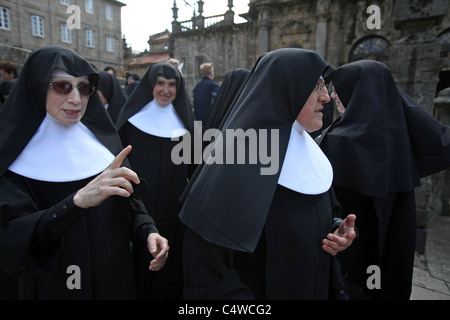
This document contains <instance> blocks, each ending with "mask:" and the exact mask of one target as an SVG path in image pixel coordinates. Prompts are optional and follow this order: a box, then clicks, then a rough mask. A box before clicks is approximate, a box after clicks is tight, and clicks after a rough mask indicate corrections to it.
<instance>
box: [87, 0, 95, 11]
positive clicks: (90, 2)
mask: <svg viewBox="0 0 450 320" xmlns="http://www.w3.org/2000/svg"><path fill="white" fill-rule="evenodd" d="M85 5H86V12H87V13H94V1H93V0H86V2H85Z"/></svg>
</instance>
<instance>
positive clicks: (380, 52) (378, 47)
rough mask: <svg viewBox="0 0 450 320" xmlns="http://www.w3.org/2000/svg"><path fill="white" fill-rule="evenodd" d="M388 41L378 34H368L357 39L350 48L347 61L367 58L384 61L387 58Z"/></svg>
mask: <svg viewBox="0 0 450 320" xmlns="http://www.w3.org/2000/svg"><path fill="white" fill-rule="evenodd" d="M390 46H391V45H390V43H389V41H387V40H386V39H384V38H382V37H379V36H369V37H365V38H363V39H361V40H359V41H357V42H356V43H355V44H354V45H353V48H352V49H351V50H350V55H349V62H353V61H357V60H363V59H369V60H377V61H385V60H388V58H389V48H390Z"/></svg>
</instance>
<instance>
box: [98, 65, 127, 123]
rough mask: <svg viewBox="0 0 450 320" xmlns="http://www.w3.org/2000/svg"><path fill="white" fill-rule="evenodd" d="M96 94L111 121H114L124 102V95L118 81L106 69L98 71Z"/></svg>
mask: <svg viewBox="0 0 450 320" xmlns="http://www.w3.org/2000/svg"><path fill="white" fill-rule="evenodd" d="M98 74H99V76H100V80H99V84H98V90H97V92H98V94H99V95H100V99H101V100H102V102H103V105H104V106H105V108H106V110H107V111H108V114H109V116H110V117H111V120H112V122H113V123H116V121H117V117H118V116H119V113H120V110H122V107H123V105H124V104H125V101H126V97H125V94H124V93H123V90H122V88H121V87H120V84H119V82H118V81H117V79H116V77H114V75H113V74H111V73H110V72H107V71H99V72H98Z"/></svg>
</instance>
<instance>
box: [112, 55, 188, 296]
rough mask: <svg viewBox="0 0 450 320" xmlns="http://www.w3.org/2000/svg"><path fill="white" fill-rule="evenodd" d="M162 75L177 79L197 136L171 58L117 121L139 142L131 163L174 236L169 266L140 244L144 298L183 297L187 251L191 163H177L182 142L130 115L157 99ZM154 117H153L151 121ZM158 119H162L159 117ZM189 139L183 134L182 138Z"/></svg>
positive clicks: (179, 107) (148, 77) (152, 208)
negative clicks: (183, 218) (184, 216)
mask: <svg viewBox="0 0 450 320" xmlns="http://www.w3.org/2000/svg"><path fill="white" fill-rule="evenodd" d="M158 76H163V77H164V78H166V79H176V80H177V93H176V97H175V99H174V101H173V102H172V105H173V107H174V109H175V111H176V114H177V115H178V117H179V119H180V120H181V121H182V123H183V125H184V127H185V129H186V130H187V131H188V132H189V134H190V135H191V137H192V136H193V135H192V133H193V125H194V116H193V113H192V108H191V106H190V104H189V101H188V99H187V96H186V91H185V85H184V79H183V78H182V76H181V74H180V72H179V71H178V69H177V68H176V67H174V66H173V65H172V64H170V63H165V62H164V63H157V64H155V65H153V66H152V67H151V68H150V69H149V70H148V71H147V73H146V74H145V75H144V77H143V78H142V80H141V81H139V85H138V86H137V87H136V89H135V90H134V91H133V93H132V94H131V96H130V97H129V98H128V100H127V102H126V104H125V106H124V107H123V110H122V112H121V114H120V116H119V118H118V121H117V129H118V131H119V135H120V137H121V139H122V143H124V144H127V145H132V146H133V151H132V153H131V154H130V156H129V159H130V163H131V165H132V167H133V170H135V171H136V172H137V173H138V174H139V176H142V177H143V178H144V179H145V180H146V181H147V182H148V184H149V185H150V188H149V189H148V190H146V191H144V193H143V194H142V199H143V201H144V203H145V206H146V208H147V210H148V212H149V214H150V215H151V216H152V217H153V219H155V221H156V223H157V225H158V230H159V232H160V233H161V235H162V236H163V237H165V238H166V239H168V241H169V246H170V254H169V257H168V259H167V262H166V264H165V266H164V268H163V269H162V270H160V271H158V272H151V271H149V270H148V263H149V261H150V259H152V257H151V255H150V254H149V253H148V251H147V250H146V249H145V247H144V248H139V247H135V248H134V253H135V257H136V259H137V260H138V263H137V265H138V268H139V269H138V271H137V282H138V287H139V298H141V299H179V298H181V290H182V283H183V282H182V269H181V250H182V240H183V236H184V226H183V224H182V223H181V222H180V221H179V218H178V214H179V211H180V209H181V204H180V201H179V198H180V196H181V194H182V192H183V190H184V188H185V187H186V185H187V181H188V177H189V172H190V171H189V170H190V164H189V163H181V164H175V163H174V161H173V160H172V158H171V156H172V155H171V153H172V149H173V147H174V146H175V145H177V144H178V143H180V141H177V140H174V141H172V139H171V138H170V137H161V136H156V135H153V134H149V133H146V132H144V131H142V130H140V129H139V128H137V127H136V126H134V125H133V124H132V123H130V122H129V121H128V120H129V119H130V118H131V117H132V116H133V115H135V114H137V113H138V112H139V111H140V110H141V109H142V108H144V107H145V106H146V105H147V104H148V103H149V102H150V101H152V100H153V98H154V97H153V87H154V86H155V83H156V79H157V77H158ZM151 120H153V119H149V122H151ZM156 121H158V120H156ZM181 139H183V138H181Z"/></svg>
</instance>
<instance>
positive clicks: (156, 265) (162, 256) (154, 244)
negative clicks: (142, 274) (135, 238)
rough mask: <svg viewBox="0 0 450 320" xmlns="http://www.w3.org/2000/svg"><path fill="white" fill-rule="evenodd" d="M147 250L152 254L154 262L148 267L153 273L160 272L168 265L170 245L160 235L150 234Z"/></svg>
mask: <svg viewBox="0 0 450 320" xmlns="http://www.w3.org/2000/svg"><path fill="white" fill-rule="evenodd" d="M147 249H148V251H149V252H150V253H151V254H152V256H153V258H154V259H153V260H152V261H150V266H149V267H148V268H149V269H150V270H151V271H158V270H160V269H161V268H162V267H164V264H165V263H166V260H167V257H168V256H169V244H168V241H167V239H166V238H164V237H162V236H161V235H160V234H158V233H150V234H149V235H148V238H147Z"/></svg>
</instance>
